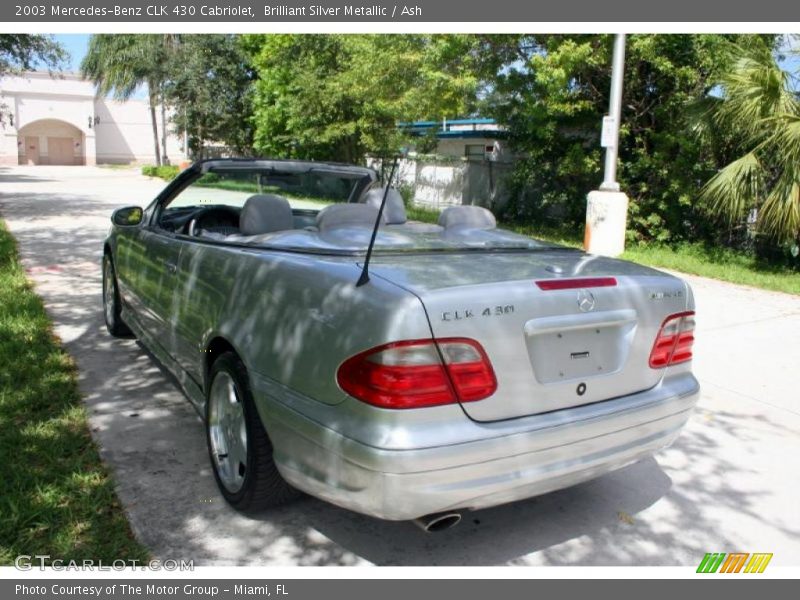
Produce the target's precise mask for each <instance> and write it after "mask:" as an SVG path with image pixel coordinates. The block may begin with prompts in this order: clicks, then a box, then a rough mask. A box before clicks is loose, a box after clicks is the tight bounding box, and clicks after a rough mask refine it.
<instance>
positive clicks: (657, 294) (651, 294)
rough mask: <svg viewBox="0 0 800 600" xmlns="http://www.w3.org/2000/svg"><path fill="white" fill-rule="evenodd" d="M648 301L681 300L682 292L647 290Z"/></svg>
mask: <svg viewBox="0 0 800 600" xmlns="http://www.w3.org/2000/svg"><path fill="white" fill-rule="evenodd" d="M647 296H648V298H650V300H664V299H665V298H683V290H649V291H648V292H647Z"/></svg>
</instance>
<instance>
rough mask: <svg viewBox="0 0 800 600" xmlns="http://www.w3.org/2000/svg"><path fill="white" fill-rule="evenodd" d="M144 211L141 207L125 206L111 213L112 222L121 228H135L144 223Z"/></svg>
mask: <svg viewBox="0 0 800 600" xmlns="http://www.w3.org/2000/svg"><path fill="white" fill-rule="evenodd" d="M143 215H144V211H143V210H142V209H141V207H139V206H125V207H124V208H118V209H117V210H115V211H114V212H113V213H111V222H112V223H113V224H114V225H118V226H119V227H133V226H134V225H138V224H139V223H141V222H142V216H143Z"/></svg>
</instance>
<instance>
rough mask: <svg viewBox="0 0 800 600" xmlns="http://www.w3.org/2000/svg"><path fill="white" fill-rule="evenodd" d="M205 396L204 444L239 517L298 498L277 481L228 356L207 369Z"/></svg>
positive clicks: (244, 381) (243, 381) (235, 363)
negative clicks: (242, 514) (240, 513)
mask: <svg viewBox="0 0 800 600" xmlns="http://www.w3.org/2000/svg"><path fill="white" fill-rule="evenodd" d="M208 380H209V385H208V390H207V391H206V441H207V444H208V452H209V458H210V460H211V468H212V470H213V471H214V479H215V480H216V482H217V485H218V486H219V490H220V492H221V493H222V495H223V497H224V498H225V500H226V501H227V502H228V503H229V504H230V505H231V506H233V507H234V508H235V509H236V510H239V511H241V512H255V511H258V510H261V509H265V508H270V507H274V506H279V505H281V504H285V503H287V502H289V501H291V500H293V499H294V498H296V497H298V496H299V495H300V493H299V492H298V491H297V490H295V489H294V488H293V487H291V486H290V485H289V484H288V483H286V481H285V480H284V479H283V477H281V474H280V473H279V472H278V468H277V467H276V466H275V461H274V460H273V456H272V453H273V448H272V442H270V439H269V436H268V435H267V432H266V430H265V429H264V425H263V424H262V422H261V418H260V417H259V415H258V411H257V410H256V406H255V403H254V402H253V395H252V393H251V391H250V384H249V379H248V377H247V370H246V369H245V366H244V364H243V363H242V361H241V360H240V359H239V357H238V356H236V354H234V353H233V352H225V353H223V354H221V355H220V356H219V357H218V358H217V359H216V360H215V361H214V364H213V365H212V367H211V373H210V374H209V379H208Z"/></svg>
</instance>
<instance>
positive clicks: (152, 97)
mask: <svg viewBox="0 0 800 600" xmlns="http://www.w3.org/2000/svg"><path fill="white" fill-rule="evenodd" d="M147 87H148V88H149V91H150V121H151V122H152V123H153V143H154V145H155V151H156V166H158V167H160V166H161V151H160V150H159V148H158V120H157V119H156V95H155V93H154V92H153V86H151V85H150V84H148V85H147Z"/></svg>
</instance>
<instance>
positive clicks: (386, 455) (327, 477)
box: [253, 372, 700, 520]
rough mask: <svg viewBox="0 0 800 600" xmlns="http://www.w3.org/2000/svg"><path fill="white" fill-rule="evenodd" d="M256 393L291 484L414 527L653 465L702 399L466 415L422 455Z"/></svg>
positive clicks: (687, 380) (690, 390)
mask: <svg viewBox="0 0 800 600" xmlns="http://www.w3.org/2000/svg"><path fill="white" fill-rule="evenodd" d="M267 388H270V389H267ZM253 391H254V395H255V397H256V402H257V404H258V407H259V412H260V413H261V415H262V418H263V419H264V422H265V424H266V426H267V430H268V432H269V434H270V437H271V438H272V441H273V445H274V447H275V461H276V464H277V466H278V469H279V470H280V472H281V474H282V475H283V477H284V478H285V479H286V480H287V481H289V482H290V483H291V484H292V485H294V486H295V487H297V488H299V489H301V490H303V491H306V492H308V493H309V494H311V495H313V496H316V497H318V498H322V499H324V500H327V501H329V502H331V503H333V504H336V505H339V506H342V507H344V508H348V509H351V510H354V511H357V512H361V513H364V514H368V515H372V516H374V517H378V518H382V519H390V520H407V519H414V518H417V517H420V516H423V515H426V514H430V513H435V512H441V511H445V510H455V509H478V508H485V507H489V506H495V505H498V504H503V503H506V502H512V501H515V500H521V499H524V498H529V497H532V496H537V495H540V494H544V493H547V492H550V491H553V490H557V489H561V488H564V487H568V486H571V485H574V484H576V483H579V482H581V481H585V480H587V479H592V478H594V477H597V476H599V475H602V474H604V473H607V472H609V471H612V470H614V469H617V468H620V467H623V466H625V465H627V464H630V463H632V462H635V461H637V460H639V459H641V458H644V457H646V456H649V455H651V454H652V453H653V452H655V451H656V450H658V449H660V448H663V447H665V446H667V445H669V444H670V443H671V442H672V441H673V440H674V439H675V438H676V437H677V435H678V433H679V432H680V429H681V427H682V426H683V425H684V424H685V423H686V421H687V419H688V418H689V415H690V414H691V411H692V408H693V407H694V406H695V404H696V403H697V399H698V397H699V391H700V389H699V385H698V383H697V380H696V379H695V378H694V377H693V376H692V374H691V373H688V372H683V373H676V374H674V375H672V376H668V377H665V378H664V379H663V380H662V382H661V383H660V384H659V385H657V386H656V387H654V388H652V389H650V390H648V391H646V392H641V393H639V394H634V395H631V396H626V397H623V398H617V399H614V400H608V401H605V402H599V403H596V404H592V405H588V406H582V407H577V408H572V409H566V410H560V411H554V412H551V413H546V414H541V415H535V416H531V417H525V418H520V419H513V420H509V421H505V422H499V423H477V422H475V421H471V420H470V419H468V418H467V417H466V416H464V415H463V413H461V416H460V418H459V419H457V422H453V423H451V424H448V440H449V442H448V443H447V445H440V446H430V447H424V448H415V447H406V448H396V447H392V448H385V447H378V446H376V445H369V444H365V443H363V442H361V441H356V440H354V439H352V438H351V437H348V436H347V435H343V434H342V433H340V432H338V431H335V430H334V429H332V428H331V427H329V426H325V425H323V424H322V423H321V422H319V421H315V420H314V419H312V418H309V416H308V415H307V414H302V413H301V412H298V411H297V410H296V409H297V405H296V404H295V405H294V406H293V405H292V404H293V403H291V402H289V403H285V402H281V401H278V400H274V398H276V397H278V396H276V395H275V392H276V390H275V388H274V387H272V386H270V385H269V384H268V383H267V382H266V381H265V380H263V379H260V378H256V381H255V382H254V386H253ZM270 398H272V399H270ZM453 428H456V429H457V430H458V431H457V432H456V435H455V436H454V435H453V433H454V432H453ZM459 438H460V439H463V440H465V441H463V442H461V443H452V442H453V440H457V439H459Z"/></svg>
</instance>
